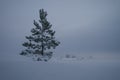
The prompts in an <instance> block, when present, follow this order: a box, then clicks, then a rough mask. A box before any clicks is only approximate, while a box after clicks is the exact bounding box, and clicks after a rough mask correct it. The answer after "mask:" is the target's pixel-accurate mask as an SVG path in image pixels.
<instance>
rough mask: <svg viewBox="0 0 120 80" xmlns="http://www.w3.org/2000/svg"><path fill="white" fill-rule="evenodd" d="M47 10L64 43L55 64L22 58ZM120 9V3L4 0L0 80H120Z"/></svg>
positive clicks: (0, 18) (1, 0)
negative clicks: (40, 18)
mask: <svg viewBox="0 0 120 80" xmlns="http://www.w3.org/2000/svg"><path fill="white" fill-rule="evenodd" d="M42 8H43V9H44V10H45V11H47V13H48V16H47V19H48V21H49V22H50V23H51V24H52V25H53V26H52V29H53V30H55V31H56V34H55V36H56V39H57V40H58V41H60V42H61V44H60V46H58V47H57V48H56V49H55V50H54V51H53V52H54V56H53V58H52V59H51V60H50V61H49V62H35V61H33V60H32V59H30V58H28V57H23V56H20V55H19V53H20V52H21V51H22V50H23V49H24V47H23V46H22V43H23V42H25V41H26V39H25V36H27V35H31V33H30V30H31V28H33V27H35V26H34V25H33V20H36V21H37V20H39V9H42ZM119 8H120V0H0V80H74V79H75V80H120V76H119V74H120V9H119ZM66 54H70V55H73V56H75V58H74V59H66V58H65V55H66ZM89 58H91V59H89Z"/></svg>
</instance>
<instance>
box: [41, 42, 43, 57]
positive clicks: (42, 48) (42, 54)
mask: <svg viewBox="0 0 120 80" xmlns="http://www.w3.org/2000/svg"><path fill="white" fill-rule="evenodd" d="M41 54H42V55H43V54H44V45H43V43H42V50H41Z"/></svg>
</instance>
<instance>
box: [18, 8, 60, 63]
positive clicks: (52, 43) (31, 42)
mask: <svg viewBox="0 0 120 80" xmlns="http://www.w3.org/2000/svg"><path fill="white" fill-rule="evenodd" d="M47 15H48V14H47V12H46V11H44V9H40V10H39V18H40V20H39V23H40V24H41V25H39V23H38V22H36V21H35V20H34V23H33V24H34V25H35V28H32V29H31V33H32V35H31V36H26V39H27V40H28V42H24V43H23V44H22V45H23V46H24V47H26V49H25V50H23V51H22V52H21V53H20V54H21V55H25V56H26V55H30V56H31V55H32V56H36V57H37V60H38V61H39V60H43V59H44V58H45V57H47V59H44V60H45V61H47V60H48V59H50V58H51V57H52V52H50V51H49V52H46V51H47V50H49V49H51V48H53V49H55V48H56V46H58V45H59V44H60V42H59V41H57V40H55V36H54V35H55V31H53V30H52V29H51V27H52V25H51V24H50V22H48V21H47V18H46V16H47ZM38 56H39V57H38Z"/></svg>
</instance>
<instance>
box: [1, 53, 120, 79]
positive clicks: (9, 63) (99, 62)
mask: <svg viewBox="0 0 120 80" xmlns="http://www.w3.org/2000/svg"><path fill="white" fill-rule="evenodd" d="M8 57H11V58H9V59H7V58H8ZM8 57H7V56H4V57H3V58H2V59H0V80H120V58H119V57H120V56H119V57H118V56H116V57H109V58H108V57H107V56H104V57H103V56H102V57H101V56H80V55H79V56H78V55H75V56H74V57H70V58H66V57H65V56H53V57H52V59H51V60H49V61H48V62H42V61H33V60H32V59H30V58H29V57H24V56H19V55H16V56H14V57H13V56H8ZM16 57H17V59H16Z"/></svg>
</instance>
